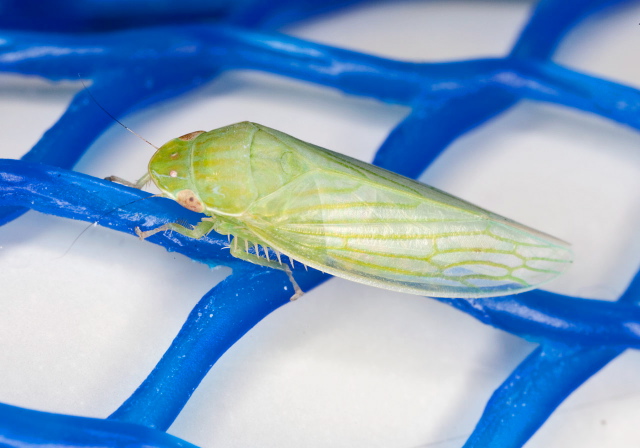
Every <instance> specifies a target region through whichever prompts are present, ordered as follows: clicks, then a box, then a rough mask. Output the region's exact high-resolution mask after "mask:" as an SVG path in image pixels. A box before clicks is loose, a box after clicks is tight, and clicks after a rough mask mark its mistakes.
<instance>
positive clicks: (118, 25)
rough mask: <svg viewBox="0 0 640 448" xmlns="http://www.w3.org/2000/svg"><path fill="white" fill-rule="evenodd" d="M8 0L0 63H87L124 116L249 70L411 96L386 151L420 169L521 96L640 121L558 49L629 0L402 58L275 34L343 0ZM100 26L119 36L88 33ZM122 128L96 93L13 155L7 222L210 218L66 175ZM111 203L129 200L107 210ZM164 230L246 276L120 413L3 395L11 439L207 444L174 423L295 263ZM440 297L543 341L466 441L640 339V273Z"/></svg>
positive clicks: (625, 102) (555, 10) (61, 67)
mask: <svg viewBox="0 0 640 448" xmlns="http://www.w3.org/2000/svg"><path fill="white" fill-rule="evenodd" d="M1 3H2V7H3V15H2V17H1V18H0V26H3V27H4V31H2V32H0V39H1V41H0V42H1V43H0V70H2V71H4V72H11V73H20V74H35V75H39V76H42V77H45V78H47V79H51V80H61V79H68V80H76V79H77V76H78V73H82V74H83V77H86V78H88V79H91V81H92V83H93V84H92V92H93V94H94V95H95V96H98V97H100V98H101V103H102V106H103V107H104V108H105V109H107V110H109V111H110V112H111V113H112V114H114V115H116V116H121V115H123V114H124V113H126V112H130V111H132V110H135V109H139V108H142V107H146V106H148V105H150V104H153V103H156V102H158V101H161V100H164V99H167V98H171V97H174V96H176V95H179V94H181V93H183V92H187V91H189V90H190V89H193V88H194V87H196V86H198V85H201V84H203V83H205V82H208V81H209V80H211V79H212V78H214V77H215V76H216V75H218V74H219V73H220V72H221V71H223V70H228V69H237V68H241V69H254V70H261V71H266V72H270V73H276V74H280V75H284V76H288V77H292V78H296V79H300V80H304V81H307V82H312V83H318V84H322V85H326V86H331V87H335V88H337V89H340V90H342V91H343V92H346V93H349V94H352V95H361V96H366V97H371V98H376V99H379V100H382V101H385V102H390V103H396V104H404V105H408V106H410V107H411V109H412V112H411V114H410V115H409V116H408V117H407V118H406V119H405V120H404V121H403V122H402V123H400V124H399V125H398V126H397V127H396V129H394V130H393V132H392V133H391V134H390V135H389V137H388V138H387V140H386V141H385V143H384V144H383V145H382V147H381V148H380V150H379V151H378V153H377V155H376V158H375V162H374V163H376V164H378V165H380V166H383V167H385V168H387V169H391V170H393V171H396V172H399V173H401V174H404V175H407V176H412V177H416V176H418V175H420V173H422V172H423V170H424V169H425V168H426V167H427V166H428V165H429V164H430V163H431V162H432V161H433V160H434V159H435V158H436V157H437V156H438V155H439V154H440V153H441V152H442V151H443V150H444V148H445V147H446V146H447V145H448V144H449V143H450V142H451V141H452V140H454V139H455V138H457V137H459V136H460V135H462V134H463V133H465V132H467V131H469V130H470V129H472V128H474V127H476V126H478V125H480V124H482V123H484V122H485V121H486V120H488V119H490V118H492V117H494V116H495V115H496V114H499V113H501V112H503V111H504V110H506V109H507V108H509V107H511V106H512V105H514V104H515V103H516V102H517V101H519V100H520V99H534V100H538V101H545V102H549V103H553V104H560V105H564V106H568V107H571V108H576V109H580V110H583V111H588V112H591V113H594V114H597V115H600V116H601V117H604V118H608V119H611V120H614V121H616V122H619V123H623V124H626V125H629V126H631V127H633V128H636V129H640V119H639V118H638V117H640V114H638V110H639V106H640V92H638V91H637V90H635V89H632V88H629V87H625V86H622V85H619V84H615V83H611V82H607V81H604V80H601V79H597V78H593V77H590V76H587V75H584V74H581V73H577V72H575V71H572V70H569V69H567V68H565V67H562V66H560V65H557V64H555V63H553V62H551V61H550V59H549V58H550V56H551V54H552V52H553V50H554V49H555V48H556V46H557V44H558V42H559V41H560V39H561V37H562V36H563V35H564V33H565V32H566V31H567V30H568V29H569V28H570V27H571V26H572V25H574V24H575V23H576V22H577V21H578V20H579V19H581V18H583V17H584V16H586V15H587V14H590V13H593V12H594V11H597V10H598V9H600V8H602V7H603V6H605V5H608V4H613V3H616V2H614V1H603V0H591V1H588V0H542V1H541V2H540V3H539V4H538V6H537V8H536V9H535V11H534V13H533V15H532V17H531V19H530V20H529V22H528V23H527V25H526V27H525V28H524V30H523V31H522V33H521V35H520V38H519V39H518V41H517V43H516V45H515V46H514V48H513V51H512V52H511V54H510V55H509V56H507V57H505V58H499V59H481V60H468V61H461V62H453V63H437V64H431V63H407V62H401V61H393V60H389V59H384V58H379V57H373V56H369V55H366V54H361V53H357V52H352V51H346V50H342V49H339V48H332V47H328V46H323V45H318V44H314V43H312V42H306V41H303V40H300V39H295V38H291V37H288V36H285V35H281V34H274V33H269V32H267V31H266V30H268V29H273V28H274V27H277V26H280V25H282V24H285V23H289V22H291V21H294V20H296V19H299V18H303V17H307V16H309V15H311V14H314V13H317V12H320V11H324V10H326V9H329V8H334V7H337V6H341V5H344V4H345V2H340V1H320V0H316V1H312V0H307V1H287V0H283V1H279V2H276V1H260V0H253V1H251V0H245V1H240V2H237V1H236V2H225V1H217V2H216V1H209V2H200V1H196V0H189V1H186V0H185V1H182V2H180V5H179V6H178V5H173V6H172V5H171V4H164V3H163V4H162V5H159V6H158V5H156V6H151V5H150V4H148V2H145V1H142V0H140V1H127V2H121V1H114V2H101V1H95V2H92V1H85V2H81V1H75V2H74V1H60V2H55V1H52V2H49V3H47V4H46V6H43V5H41V4H40V2H30V1H29V2H21V3H18V2H16V3H15V4H14V3H13V2H1ZM34 3H35V4H34ZM351 3H353V2H351ZM36 4H37V7H36ZM125 4H126V5H125ZM154 8H155V9H154ZM121 11H125V13H122V12H121ZM140 25H144V27H140ZM134 26H136V27H135V28H134ZM8 29H14V30H15V31H8ZM33 30H38V31H33ZM42 30H47V32H43V31H42ZM87 30H91V31H94V30H100V31H104V32H103V33H100V34H80V33H78V32H79V31H87ZM259 30H260V31H259ZM54 32H55V33H54ZM42 48H46V49H47V51H42ZM34 49H37V50H40V51H33V50H34ZM141 49H143V50H144V51H141ZM133 61H135V63H134V62H133ZM124 79H126V82H123V80H124ZM445 86H446V88H443V87H445ZM110 125H112V121H111V119H110V118H109V117H108V116H106V115H105V114H104V113H103V112H101V111H100V110H99V109H97V108H96V107H95V104H93V103H92V101H91V100H90V98H89V97H88V94H87V92H86V91H84V90H83V91H80V92H79V93H78V94H77V95H76V96H75V98H74V99H73V101H72V102H71V105H70V106H69V108H68V109H67V111H66V112H65V114H64V115H63V116H62V117H61V118H60V120H59V121H58V122H57V123H56V124H55V125H54V126H53V127H52V128H51V129H50V130H49V131H48V132H47V133H46V134H45V135H44V136H43V138H42V139H41V140H40V141H39V142H38V143H37V144H36V146H35V147H34V148H33V149H32V150H31V151H29V153H27V154H25V156H24V157H23V158H22V159H21V160H6V159H5V160H0V191H1V192H2V193H1V195H0V205H2V208H0V222H1V223H7V222H9V221H11V220H13V219H16V218H19V217H20V215H21V214H22V213H24V211H25V210H26V209H27V208H29V209H34V210H37V211H40V212H42V213H47V214H52V215H56V216H61V217H66V218H73V219H79V220H84V221H88V222H93V221H96V220H97V219H99V218H100V225H103V226H106V227H110V228H113V229H117V230H120V231H122V232H126V233H133V229H134V228H135V227H136V226H142V227H145V228H148V227H155V226H157V225H160V224H162V223H165V222H172V221H175V220H176V219H187V220H189V221H191V222H194V221H196V220H197V219H198V217H197V216H196V215H195V214H193V213H191V212H188V211H186V210H185V209H183V208H181V207H180V206H178V205H177V204H175V203H173V202H171V201H167V200H157V201H141V202H136V203H135V204H132V205H131V206H129V207H126V208H118V206H120V205H122V204H126V203H129V202H131V201H133V200H135V199H137V198H142V197H144V196H146V195H147V193H144V192H140V191H135V190H132V189H129V188H126V187H123V186H120V185H116V184H112V183H110V182H106V181H103V180H100V179H96V178H92V177H90V176H86V175H83V174H80V173H77V172H73V171H69V169H70V168H72V167H73V166H74V164H75V163H76V162H77V161H78V160H79V158H80V157H81V155H82V154H83V153H84V151H85V150H86V149H87V148H88V146H89V145H90V144H91V143H92V142H93V141H94V140H95V139H96V138H97V136H98V135H99V134H100V133H101V132H103V131H104V130H105V129H106V127H108V126H110ZM70 135H72V136H73V138H70V137H69V136H70ZM105 210H115V211H114V212H112V213H110V214H108V215H107V216H105V215H104V213H105ZM152 240H153V242H154V243H156V244H160V245H162V246H164V247H165V248H167V249H168V250H170V251H176V252H179V253H182V254H184V255H186V256H188V257H190V258H192V259H193V260H197V261H200V262H203V263H207V264H209V265H212V266H213V265H219V264H224V265H227V266H232V267H233V274H232V275H231V276H229V277H228V278H227V279H225V280H224V281H223V282H221V283H220V284H218V285H217V286H216V287H214V288H213V289H212V290H211V291H209V292H208V293H207V294H206V295H205V296H204V297H203V298H202V299H201V300H200V302H199V303H198V305H197V306H196V307H195V308H194V309H193V311H192V312H191V314H190V316H189V318H188V319H187V321H186V322H185V324H184V326H183V328H182V330H181V331H180V333H179V334H178V335H177V337H176V338H175V340H174V341H173V343H172V345H171V347H170V348H169V349H168V350H167V352H166V353H165V355H164V356H163V357H162V359H161V360H160V361H159V362H158V364H157V366H156V368H155V369H154V370H153V371H152V372H151V374H150V375H149V376H148V378H147V379H146V380H145V381H144V382H143V383H142V384H141V385H140V387H139V388H138V389H137V390H136V391H135V393H134V394H133V395H132V396H131V397H130V398H129V399H128V400H127V401H126V402H125V403H124V404H123V405H122V406H121V407H120V408H119V409H117V410H116V411H115V412H114V413H113V414H112V415H111V416H110V417H109V418H107V419H104V420H100V419H89V418H80V417H70V416H65V415H55V414H48V413H41V412H37V411H32V410H27V409H21V408H17V407H12V406H9V405H4V404H3V405H0V440H1V442H0V443H1V444H2V446H11V447H19V446H34V445H37V444H49V445H51V446H92V447H97V446H104V447H107V446H125V445H126V446H158V447H160V446H162V447H164V446H167V447H169V446H192V445H190V444H189V443H187V442H184V441H182V440H179V439H177V438H175V437H172V436H169V435H167V434H165V433H164V432H163V431H165V430H166V429H167V428H168V427H169V426H170V425H171V423H172V422H173V421H174V420H175V418H176V417H177V415H178V414H179V413H180V411H181V409H182V408H183V407H184V405H185V403H186V402H187V400H188V399H189V397H190V396H191V394H192V393H193V391H194V389H195V388H196V387H197V386H198V384H199V383H200V382H201V380H202V378H203V377H204V376H205V375H206V373H207V372H208V371H209V369H210V368H211V367H212V365H213V364H214V363H215V362H216V361H217V359H218V358H219V357H220V356H221V355H222V354H223V353H224V352H225V351H226V350H227V349H228V348H229V347H230V346H231V345H232V344H233V343H235V342H236V341H237V340H238V339H239V338H240V337H242V335H244V334H245V333H246V332H247V331H248V330H249V329H251V328H252V327H253V326H254V325H255V324H256V323H258V322H259V321H260V320H261V319H263V318H264V317H265V316H266V315H268V314H269V313H270V312H271V311H273V310H275V309H276V308H278V307H280V306H282V305H284V304H286V303H287V302H288V299H289V296H290V293H289V292H287V291H286V290H285V289H284V286H286V285H287V279H286V277H285V276H284V275H282V273H280V272H274V271H272V270H269V269H265V268H262V267H259V266H255V265H251V264H247V263H244V262H241V261H238V260H236V259H234V258H231V257H230V256H229V254H228V252H226V251H221V250H218V249H219V248H220V247H222V246H223V245H225V244H226V237H224V238H221V237H219V236H218V235H215V234H212V235H209V236H208V237H207V238H203V239H201V240H197V241H196V240H189V239H187V238H184V237H181V236H180V235H164V236H161V235H159V236H157V237H154V238H153V239H152ZM212 249H214V250H212ZM248 278H249V279H250V281H247V279H248ZM328 278H329V276H327V275H323V274H321V273H319V272H317V271H313V270H310V271H309V272H308V273H304V272H302V273H299V274H298V275H297V279H298V282H299V283H300V285H301V286H302V288H303V289H304V290H310V289H312V288H313V287H315V286H317V285H318V284H320V283H322V282H323V281H325V280H327V279H328ZM256 291H260V294H256ZM439 300H440V301H442V302H444V303H447V304H449V305H451V306H453V307H455V308H457V309H459V310H461V311H464V312H466V313H468V314H470V315H471V316H473V317H475V318H477V319H479V320H480V321H482V322H484V323H487V324H489V325H492V326H494V327H496V328H500V329H503V330H505V331H508V332H510V333H512V334H515V335H518V336H521V337H525V338H527V339H530V340H536V341H539V342H540V346H539V347H538V348H537V349H536V350H535V351H534V352H533V353H532V354H531V355H530V356H529V357H528V358H527V359H526V360H525V361H524V362H522V363H521V364H520V365H519V366H518V367H517V368H516V369H515V370H514V371H513V373H512V374H511V376H510V377H509V378H508V379H507V380H506V381H505V382H504V383H503V384H502V385H501V386H500V387H499V388H498V389H497V390H496V391H495V393H494V394H493V396H492V397H491V399H490V400H489V402H488V404H487V406H486V409H485V412H484V414H483V415H482V417H481V419H480V421H479V422H478V424H477V427H476V429H475V431H474V432H473V434H472V435H471V436H470V437H469V439H468V440H467V442H466V444H465V445H464V446H465V447H489V446H491V447H496V446H499V447H503V448H505V447H519V446H522V445H523V444H524V443H525V442H526V441H527V440H528V439H529V438H530V437H531V435H532V434H533V433H534V432H535V431H536V430H537V429H538V428H539V427H540V425H541V424H542V423H543V422H544V421H545V420H546V419H547V418H548V417H549V415H550V414H551V413H552V412H553V410H554V409H555V408H556V407H557V406H558V405H559V404H560V403H561V402H562V401H563V400H564V399H565V398H566V397H567V396H568V395H569V394H570V393H571V392H572V391H574V390H575V389H576V388H578V387H579V386H580V385H581V384H582V383H583V382H584V381H585V380H586V379H588V378H589V377H590V376H591V375H593V374H594V373H596V372H597V371H598V370H599V369H601V368H602V367H603V366H605V365H606V364H607V363H608V362H609V361H611V360H612V359H614V358H615V357H616V356H617V355H618V354H620V353H621V352H622V351H623V350H624V349H625V348H626V347H638V346H639V345H640V337H639V335H638V333H637V331H635V328H638V324H640V310H639V309H638V308H637V307H636V305H637V303H636V302H638V300H640V276H638V275H636V277H635V278H634V280H633V281H632V283H631V285H630V286H629V287H628V289H627V290H626V292H625V293H624V294H623V295H622V296H621V297H620V299H619V300H618V301H617V302H615V303H609V302H604V301H598V300H583V299H579V298H574V297H568V296H562V295H557V294H552V293H548V292H544V291H533V292H529V293H525V294H520V295H517V296H506V297H498V298H488V299H475V300H462V299H439ZM208 316H214V317H208ZM185 355H186V356H185ZM158 391H162V393H158Z"/></svg>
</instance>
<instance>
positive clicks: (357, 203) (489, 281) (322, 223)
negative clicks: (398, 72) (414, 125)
mask: <svg viewBox="0 0 640 448" xmlns="http://www.w3.org/2000/svg"><path fill="white" fill-rule="evenodd" d="M402 180H403V182H406V179H405V178H402ZM411 182H413V181H411ZM387 185H388V184H387ZM412 186H413V185H409V187H412ZM415 186H416V189H414V188H402V189H395V188H393V187H390V186H386V185H380V183H379V182H373V181H370V180H367V179H363V178H362V176H359V175H352V174H346V173H344V172H336V171H328V170H322V169H315V170H312V171H310V172H308V173H307V174H304V175H302V176H300V177H298V178H297V179H295V180H294V181H292V182H290V183H289V184H287V185H285V186H284V187H282V188H281V189H280V190H278V191H276V192H274V193H272V194H270V195H269V196H267V197H265V198H263V199H261V200H259V201H258V202H256V203H255V204H254V205H253V206H252V207H251V208H250V209H249V210H248V211H247V212H246V213H245V216H244V217H243V220H244V221H245V223H246V224H247V226H248V227H249V228H250V229H251V231H252V232H254V233H255V234H256V235H257V236H259V237H260V238H261V239H262V240H263V241H264V242H266V243H268V244H269V245H271V246H272V247H273V248H275V249H277V250H279V251H281V252H283V253H285V254H287V255H289V256H291V257H292V258H294V259H295V260H298V261H300V262H302V263H304V264H307V265H309V266H311V267H314V268H316V269H320V270H322V271H325V272H328V273H331V274H334V275H337V276H339V277H343V278H347V279H351V280H355V281H360V282H363V283H367V284H371V285H375V286H378V287H382V288H387V289H391V290H397V291H403V292H409V293H414V294H424V295H431V296H449V297H488V296H495V295H504V294H508V293H511V292H512V293H516V292H522V291H526V290H529V289H532V288H535V287H537V286H539V285H540V284H542V283H545V282H547V281H549V280H551V279H553V278H554V277H556V276H557V275H558V274H560V273H561V272H562V271H563V270H564V269H566V268H567V267H568V265H569V263H570V262H571V258H572V256H571V251H570V250H569V249H568V248H567V247H566V245H565V244H563V243H562V242H560V241H559V240H556V239H554V238H553V237H549V236H547V235H545V234H542V233H540V232H537V231H535V230H533V229H528V228H527V227H525V226H523V225H520V224H517V223H513V222H511V221H509V220H507V219H505V218H502V217H499V216H497V215H494V214H492V213H489V212H486V211H484V210H482V209H480V208H478V207H475V206H472V205H471V204H468V207H467V208H463V207H461V206H460V205H462V206H465V205H467V204H466V203H465V202H464V201H462V200H460V199H457V198H453V197H452V196H450V195H447V194H445V193H442V192H440V191H439V190H435V189H431V188H430V187H427V186H425V185H423V184H419V183H417V182H415ZM425 189H426V190H425ZM408 190H410V191H408ZM416 191H419V192H420V193H421V194H417V193H416ZM425 192H426V193H428V195H427V194H425ZM452 198H453V199H452Z"/></svg>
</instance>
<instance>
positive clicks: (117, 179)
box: [105, 173, 151, 190]
mask: <svg viewBox="0 0 640 448" xmlns="http://www.w3.org/2000/svg"><path fill="white" fill-rule="evenodd" d="M105 180H110V181H111V182H115V183H117V184H121V185H125V186H127V187H132V188H137V189H138V190H141V189H142V187H144V186H145V185H146V184H148V183H149V181H150V180H151V176H149V173H146V174H145V175H144V176H142V177H141V178H140V179H138V181H137V182H135V183H133V182H129V181H128V180H125V179H123V178H121V177H118V176H109V177H105Z"/></svg>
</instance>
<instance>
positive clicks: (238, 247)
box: [230, 236, 304, 300]
mask: <svg viewBox="0 0 640 448" xmlns="http://www.w3.org/2000/svg"><path fill="white" fill-rule="evenodd" d="M249 247H253V248H254V250H255V254H252V253H251V252H249ZM262 248H263V249H264V253H265V257H269V252H268V249H267V246H266V244H264V243H263V244H262ZM230 252H231V255H233V256H234V257H236V258H239V259H241V260H245V261H248V262H249V263H254V264H258V265H260V266H265V267H267V268H272V269H278V270H280V271H284V272H285V273H286V274H287V277H289V281H290V282H291V285H293V290H294V292H295V293H294V294H293V296H291V300H296V299H299V298H300V297H302V295H303V294H304V292H303V291H302V289H300V286H298V283H297V282H296V279H295V278H293V274H292V273H291V269H289V266H287V265H286V264H282V262H280V261H275V260H270V259H268V258H263V257H261V256H260V252H259V250H258V244H250V243H249V241H248V240H246V239H243V238H239V237H237V236H234V237H233V241H232V242H231V251H230ZM276 253H277V252H276ZM279 259H280V254H278V260H279Z"/></svg>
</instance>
